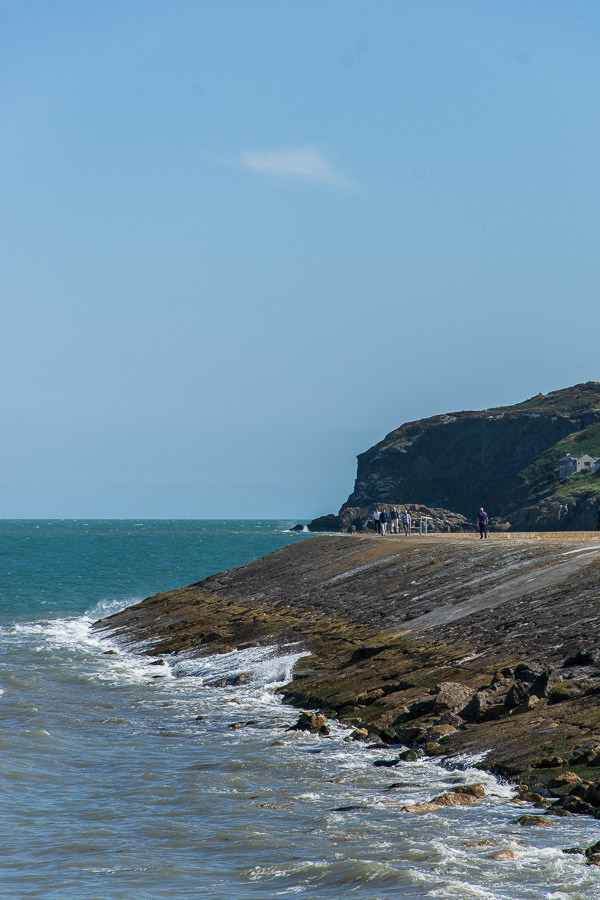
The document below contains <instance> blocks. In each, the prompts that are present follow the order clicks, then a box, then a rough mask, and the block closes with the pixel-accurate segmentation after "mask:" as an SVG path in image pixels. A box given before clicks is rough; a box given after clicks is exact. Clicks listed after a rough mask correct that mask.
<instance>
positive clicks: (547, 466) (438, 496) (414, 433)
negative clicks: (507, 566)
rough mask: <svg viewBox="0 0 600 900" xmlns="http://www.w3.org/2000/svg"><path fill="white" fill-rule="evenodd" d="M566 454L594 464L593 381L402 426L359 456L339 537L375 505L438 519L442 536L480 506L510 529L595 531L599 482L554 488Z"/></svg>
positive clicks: (598, 452) (598, 437)
mask: <svg viewBox="0 0 600 900" xmlns="http://www.w3.org/2000/svg"><path fill="white" fill-rule="evenodd" d="M565 453H573V454H574V455H580V454H583V453H588V454H591V455H595V456H600V383H599V382H587V383H585V384H579V385H575V386H574V387H572V388H566V389H564V390H561V391H554V392H552V393H550V394H547V395H544V394H539V395H538V396H537V397H533V398H532V399H531V400H526V401H524V402H523V403H518V404H516V405H514V406H506V407H499V408H496V409H489V410H483V411H467V412H456V413H450V414H448V415H439V416H432V417H431V418H427V419H421V420H419V421H416V422H408V423H406V424H405V425H402V426H401V427H400V428H398V429H396V430H395V431H392V432H390V434H388V435H387V436H386V437H385V438H384V439H383V440H382V441H380V442H379V443H378V444H376V445H375V446H374V447H371V448H370V449H369V450H366V451H365V452H364V453H361V454H360V455H359V457H358V470H357V475H356V482H355V485H354V490H353V491H352V493H351V494H350V496H349V497H348V500H347V501H346V503H344V505H343V506H342V508H341V510H340V512H339V518H340V527H341V530H348V528H349V527H352V526H355V527H356V528H357V529H358V530H361V522H363V520H364V519H365V516H369V515H370V514H371V512H372V510H373V508H374V507H375V505H377V504H381V503H386V504H389V503H393V504H395V505H402V506H405V505H411V506H412V505H414V504H416V503H419V504H423V505H424V506H426V507H429V508H430V509H431V510H441V511H445V515H444V517H443V518H444V519H445V522H446V525H447V527H443V528H442V530H448V531H458V530H464V529H462V528H460V523H459V521H458V520H456V519H454V518H453V517H454V516H456V515H459V516H462V517H465V519H466V520H467V522H468V523H472V522H473V520H474V518H475V515H476V513H477V510H478V509H479V507H480V506H481V505H484V506H485V507H486V509H487V511H488V513H489V514H490V515H491V516H492V517H495V518H496V519H497V521H498V522H499V523H500V522H501V523H507V527H508V523H510V526H511V528H512V530H520V531H539V530H550V531H561V530H566V529H579V530H590V529H595V528H596V518H597V508H598V500H599V498H600V476H599V475H596V474H593V473H591V474H578V475H575V476H572V477H571V478H569V479H565V480H563V481H559V479H558V461H559V459H560V458H561V457H562V456H563V455H564V454H565ZM449 511H452V512H449Z"/></svg>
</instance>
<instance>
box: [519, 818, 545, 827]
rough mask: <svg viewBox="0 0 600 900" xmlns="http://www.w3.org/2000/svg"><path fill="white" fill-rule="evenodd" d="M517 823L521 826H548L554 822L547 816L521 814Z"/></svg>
mask: <svg viewBox="0 0 600 900" xmlns="http://www.w3.org/2000/svg"><path fill="white" fill-rule="evenodd" d="M515 825H521V826H532V827H533V826H546V825H552V822H551V821H550V819H549V818H548V817H547V816H519V818H518V819H517V820H516V822H515Z"/></svg>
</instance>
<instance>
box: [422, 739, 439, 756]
mask: <svg viewBox="0 0 600 900" xmlns="http://www.w3.org/2000/svg"><path fill="white" fill-rule="evenodd" d="M423 750H424V751H425V755H426V756H442V755H443V753H444V748H443V747H442V745H441V744H440V743H438V742H437V741H427V743H426V744H425V746H424V747H423Z"/></svg>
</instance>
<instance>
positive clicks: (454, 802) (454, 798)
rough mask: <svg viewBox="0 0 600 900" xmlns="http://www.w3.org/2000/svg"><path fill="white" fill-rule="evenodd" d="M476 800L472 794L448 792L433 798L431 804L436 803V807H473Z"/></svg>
mask: <svg viewBox="0 0 600 900" xmlns="http://www.w3.org/2000/svg"><path fill="white" fill-rule="evenodd" d="M477 799H478V798H477V797H474V796H473V795H472V794H465V793H462V792H460V793H459V792H457V791H448V792H447V793H445V794H440V796H439V797H434V798H433V800H432V801H431V802H432V803H437V805H438V806H475V804H476V803H477Z"/></svg>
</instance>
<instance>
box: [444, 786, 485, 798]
mask: <svg viewBox="0 0 600 900" xmlns="http://www.w3.org/2000/svg"><path fill="white" fill-rule="evenodd" d="M452 791H453V792H454V793H455V794H469V795H470V796H471V797H476V798H477V800H481V798H482V797H485V788H484V786H483V785H482V784H459V785H458V787H455V788H452Z"/></svg>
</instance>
